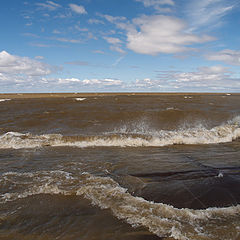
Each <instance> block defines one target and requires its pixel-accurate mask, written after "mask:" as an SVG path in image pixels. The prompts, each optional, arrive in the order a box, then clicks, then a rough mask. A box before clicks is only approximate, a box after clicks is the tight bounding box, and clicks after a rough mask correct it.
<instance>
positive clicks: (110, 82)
mask: <svg viewBox="0 0 240 240" xmlns="http://www.w3.org/2000/svg"><path fill="white" fill-rule="evenodd" d="M58 83H59V84H78V85H80V86H85V87H88V86H90V87H91V86H94V87H98V88H101V87H106V86H119V85H122V81H121V80H118V79H111V78H104V79H97V78H92V79H83V80H81V79H78V78H59V79H58Z"/></svg>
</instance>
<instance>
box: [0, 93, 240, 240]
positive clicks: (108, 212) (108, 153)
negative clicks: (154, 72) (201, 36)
mask: <svg viewBox="0 0 240 240" xmlns="http://www.w3.org/2000/svg"><path fill="white" fill-rule="evenodd" d="M239 100H240V95H234V94H233V95H225V94H222V95H221V94H218V95H201V94H199V95H198V94H197V95H111V96H108V95H103V96H97V95H94V96H86V95H83V96H81V95H79V96H77V97H67V98H66V97H65V98H64V97H61V98H60V97H59V98H47V97H45V98H26V99H25V98H14V96H13V97H12V98H11V99H10V98H8V99H7V101H5V99H1V100H0V166H1V168H0V239H9V240H10V239H44V240H45V239H62V240H63V239H64V240H65V239H66V240H67V239H86V240H94V239H97V240H106V239H129V240H143V239H144V240H154V239H166V240H167V239H190V240H195V239H196V240H200V239H201V240H211V239H214V240H215V239H224V240H225V239H229V240H239V239H240V205H239V203H240V140H239V137H240V101H239Z"/></svg>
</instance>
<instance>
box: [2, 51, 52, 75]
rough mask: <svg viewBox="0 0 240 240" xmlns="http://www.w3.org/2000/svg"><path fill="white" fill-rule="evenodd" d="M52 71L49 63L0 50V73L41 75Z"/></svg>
mask: <svg viewBox="0 0 240 240" xmlns="http://www.w3.org/2000/svg"><path fill="white" fill-rule="evenodd" d="M51 72H52V69H51V67H50V66H49V65H47V64H44V63H42V62H39V61H36V60H34V59H30V58H28V57H19V56H14V55H11V54H9V53H8V52H6V51H2V52H0V73H2V74H24V75H27V76H42V75H48V74H50V73H51Z"/></svg>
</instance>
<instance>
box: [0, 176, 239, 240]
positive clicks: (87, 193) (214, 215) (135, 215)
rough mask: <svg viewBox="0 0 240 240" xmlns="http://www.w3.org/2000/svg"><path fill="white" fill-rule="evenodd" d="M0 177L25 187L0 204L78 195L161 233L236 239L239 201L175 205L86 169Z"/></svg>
mask: <svg viewBox="0 0 240 240" xmlns="http://www.w3.org/2000/svg"><path fill="white" fill-rule="evenodd" d="M2 180H3V181H5V182H7V181H9V182H11V183H12V184H14V183H15V182H16V183H17V184H18V185H19V184H22V185H23V186H25V187H26V186H28V187H27V188H25V189H23V190H21V191H18V190H16V191H15V192H11V193H5V194H2V195H0V203H1V204H4V203H6V202H8V201H14V200H17V199H20V198H26V197H29V196H32V195H37V194H63V195H81V196H83V197H85V198H86V199H89V200H90V201H91V203H92V204H93V205H96V206H98V207H100V208H102V209H110V210H111V212H112V213H113V215H114V216H116V217H117V218H119V219H122V220H124V221H126V222H127V223H129V224H131V225H132V226H144V227H146V228H148V229H149V231H151V232H152V233H154V234H156V235H158V236H160V237H162V236H165V237H173V238H175V239H179V240H195V239H196V240H199V239H201V240H210V239H228V240H235V238H234V237H235V236H237V234H238V231H239V214H240V205H237V206H232V207H227V208H209V209H205V210H192V209H187V208H185V209H177V208H174V207H173V206H170V205H167V204H163V203H154V202H149V201H147V200H145V199H143V198H141V197H134V196H132V195H131V194H130V193H128V192H127V189H125V188H122V187H121V186H120V185H119V184H118V183H117V182H115V181H114V180H113V179H111V178H109V177H99V176H94V175H91V174H89V173H82V174H80V175H78V176H73V175H72V174H70V173H68V172H64V171H43V172H35V173H14V172H10V173H5V174H3V176H2ZM26 183H27V184H26ZM20 189H22V188H20ZM226 219H231V221H226ZM229 227H230V228H231V231H230V232H229V231H228V228H229ZM223 229H226V231H223ZM200 233H201V234H200ZM224 234H225V235H224ZM199 235H201V237H200V238H199Z"/></svg>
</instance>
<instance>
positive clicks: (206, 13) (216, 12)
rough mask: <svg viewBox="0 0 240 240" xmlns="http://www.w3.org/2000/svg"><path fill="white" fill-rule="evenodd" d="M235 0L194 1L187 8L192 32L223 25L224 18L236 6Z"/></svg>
mask: <svg viewBox="0 0 240 240" xmlns="http://www.w3.org/2000/svg"><path fill="white" fill-rule="evenodd" d="M235 2H236V1H235V0H229V1H225V0H202V1H198V0H193V1H191V2H190V3H189V4H188V5H187V7H186V11H185V13H186V15H187V18H188V21H189V23H190V24H191V28H190V30H191V31H194V30H198V29H199V28H202V27H205V28H206V27H207V28H212V27H216V26H219V25H221V24H222V22H223V17H224V16H226V15H227V14H229V13H230V12H231V11H232V10H233V9H234V7H235V6H236V3H235Z"/></svg>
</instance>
